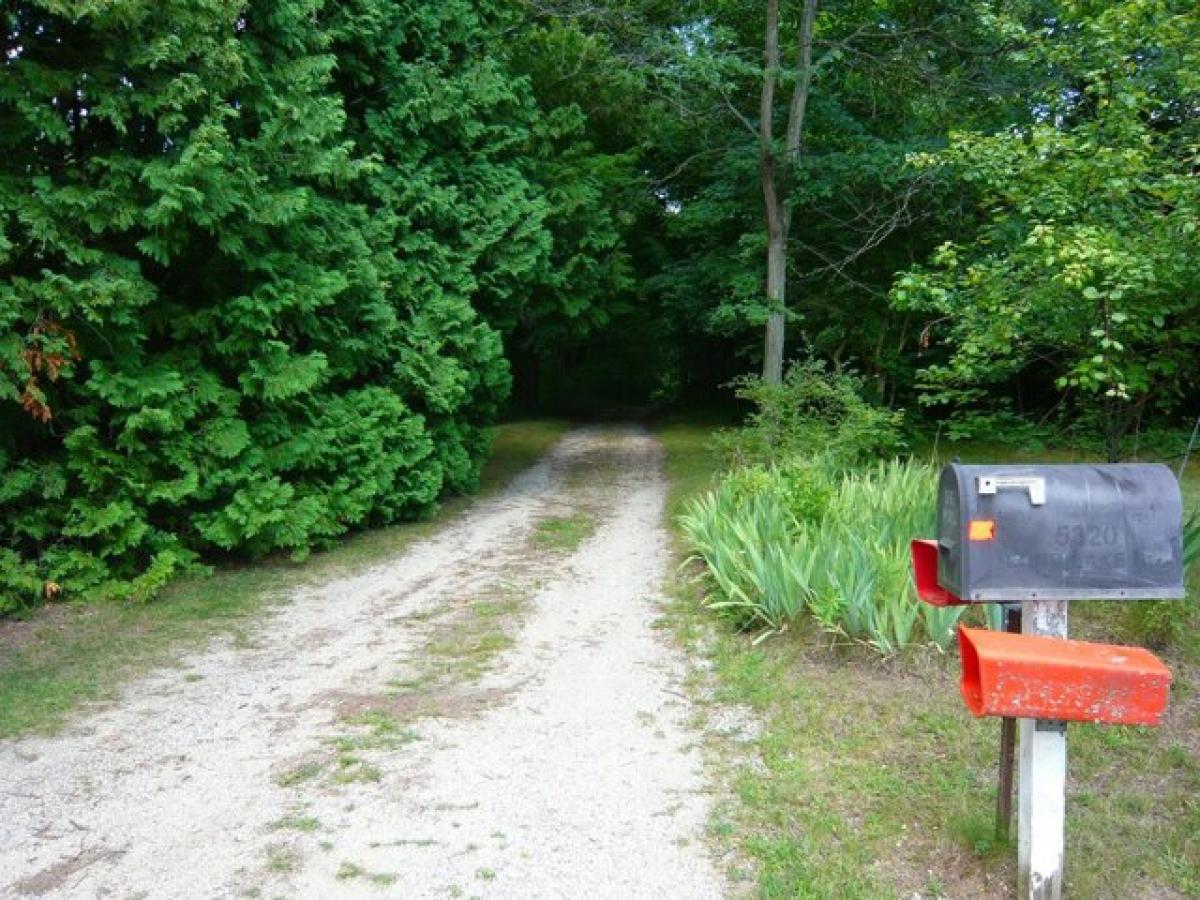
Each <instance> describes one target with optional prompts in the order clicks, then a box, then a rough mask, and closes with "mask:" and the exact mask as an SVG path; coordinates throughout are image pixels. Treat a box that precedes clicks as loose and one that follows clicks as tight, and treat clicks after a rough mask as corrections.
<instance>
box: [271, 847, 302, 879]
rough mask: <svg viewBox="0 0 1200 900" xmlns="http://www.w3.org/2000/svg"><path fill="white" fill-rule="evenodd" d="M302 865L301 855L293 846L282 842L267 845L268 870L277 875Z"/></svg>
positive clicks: (292, 870) (294, 869)
mask: <svg viewBox="0 0 1200 900" xmlns="http://www.w3.org/2000/svg"><path fill="white" fill-rule="evenodd" d="M299 865H300V855H299V854H298V853H297V852H296V851H295V850H293V849H292V848H291V847H287V846H284V845H282V844H272V845H271V846H269V847H267V871H268V872H274V873H275V874H277V875H282V874H286V873H288V872H294V871H296V868H297V867H298V866H299Z"/></svg>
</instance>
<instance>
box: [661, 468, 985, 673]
mask: <svg viewBox="0 0 1200 900" xmlns="http://www.w3.org/2000/svg"><path fill="white" fill-rule="evenodd" d="M789 471H801V472H804V473H805V475H804V476H803V478H802V479H801V480H800V481H799V483H800V484H801V485H803V486H804V488H803V490H802V491H801V493H800V496H801V497H804V498H805V499H806V500H807V498H808V497H810V496H811V494H810V493H808V491H809V490H810V484H811V482H810V481H809V479H810V478H813V477H815V473H817V472H819V468H818V467H817V466H816V465H815V464H814V463H811V462H807V461H798V462H795V463H790V464H788V465H785V466H778V467H776V466H771V467H765V466H757V467H748V468H746V469H742V470H739V471H736V472H734V473H732V474H731V475H729V476H727V477H726V478H725V479H724V480H723V481H722V482H721V483H720V484H718V486H717V487H716V488H715V489H714V490H713V491H711V492H710V493H709V494H707V495H705V496H703V497H700V498H698V499H697V500H695V501H694V502H693V503H692V504H691V506H690V507H689V508H688V510H687V512H686V513H685V515H684V516H683V518H682V519H681V524H682V526H683V529H684V532H685V534H686V535H687V537H688V540H689V542H690V543H691V546H692V548H693V550H694V551H695V553H696V555H697V557H699V558H700V559H702V560H703V561H704V562H705V563H706V565H707V571H708V573H709V575H710V577H711V578H712V580H713V582H714V585H715V587H716V588H717V591H716V594H715V597H714V598H713V599H711V600H710V601H709V605H710V607H712V608H714V609H716V610H719V611H720V612H721V613H722V614H723V615H726V616H727V617H729V618H730V619H731V620H732V621H733V622H734V623H735V624H737V625H738V626H739V627H742V628H747V629H751V628H760V629H763V633H764V635H766V634H771V633H774V632H778V631H782V630H784V629H785V628H787V627H788V626H789V625H790V624H791V623H793V622H795V621H797V619H798V618H799V617H800V616H801V614H802V613H804V612H805V611H806V610H807V611H808V612H810V613H811V614H812V615H813V616H815V617H816V619H817V620H818V621H819V622H820V624H821V626H822V627H823V628H825V629H826V630H829V631H831V632H835V633H837V634H840V635H843V636H845V637H846V638H849V639H851V640H855V641H862V642H864V643H867V644H869V645H870V646H872V647H874V648H875V649H876V650H877V651H879V652H880V653H883V654H892V653H896V652H898V651H899V650H901V649H903V648H904V647H907V646H910V645H912V644H915V643H920V642H922V641H923V640H927V641H932V642H933V643H935V644H937V645H938V646H946V645H947V644H948V643H949V642H950V641H951V640H952V638H953V629H954V625H955V623H956V622H957V621H958V619H959V617H960V616H961V615H962V609H961V608H950V609H939V608H935V607H932V606H929V605H927V604H923V603H920V602H919V601H918V600H917V597H916V593H915V590H914V588H913V584H912V576H911V573H910V566H911V564H910V561H909V550H908V544H909V540H910V539H911V538H912V537H913V536H914V535H920V534H929V533H931V532H932V531H933V528H934V504H933V503H932V502H931V498H932V496H933V494H934V489H935V487H934V486H935V483H936V481H935V472H934V470H933V469H932V468H931V467H930V466H927V465H923V464H920V463H913V462H898V461H897V462H888V463H883V462H880V463H877V464H875V465H874V466H871V467H868V468H865V469H862V470H859V471H852V472H849V473H846V474H844V475H841V476H837V480H836V481H835V482H834V483H829V482H826V485H827V494H825V495H824V496H823V498H822V502H821V506H822V509H821V511H820V513H819V515H811V514H810V515H799V514H797V513H796V512H795V511H794V510H793V508H789V505H788V501H787V498H788V497H789V496H792V495H793V493H794V492H795V489H794V488H793V487H791V486H790V485H789V476H788V474H787V473H788V472H789ZM800 508H801V509H802V510H805V511H806V512H809V513H811V512H815V507H811V506H805V505H804V504H803V503H802V504H801V506H800Z"/></svg>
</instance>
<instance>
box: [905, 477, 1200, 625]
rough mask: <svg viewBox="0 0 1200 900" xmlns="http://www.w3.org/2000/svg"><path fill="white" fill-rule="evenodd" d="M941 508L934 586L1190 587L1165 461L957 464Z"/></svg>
mask: <svg viewBox="0 0 1200 900" xmlns="http://www.w3.org/2000/svg"><path fill="white" fill-rule="evenodd" d="M937 511H938V532H937V534H938V539H937V545H936V551H937V584H938V586H940V588H941V589H942V590H943V591H944V592H945V593H946V594H948V595H949V596H950V597H952V598H954V599H958V598H961V601H964V602H968V603H1015V602H1020V601H1024V600H1065V599H1130V600H1132V599H1152V598H1153V599H1159V598H1171V597H1182V596H1183V594H1184V592H1183V554H1182V522H1183V502H1182V499H1181V497H1180V494H1179V486H1178V484H1177V482H1176V481H1175V476H1174V475H1173V474H1172V473H1171V470H1170V469H1169V468H1167V467H1166V466H1162V465H1149V464H1134V463H1125V464H1113V465H1051V466H1011V465H1007V466H976V465H971V466H968V465H961V464H958V463H952V464H950V465H948V466H946V467H945V468H944V469H943V470H942V475H941V479H940V481H939V484H938V507H937ZM918 549H920V548H916V547H914V554H916V553H917V551H918ZM914 558H915V556H914Z"/></svg>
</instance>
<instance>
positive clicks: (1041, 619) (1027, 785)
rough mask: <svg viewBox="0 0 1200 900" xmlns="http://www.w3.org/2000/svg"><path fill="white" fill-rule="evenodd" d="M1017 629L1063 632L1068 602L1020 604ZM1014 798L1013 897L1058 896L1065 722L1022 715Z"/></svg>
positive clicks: (1039, 899) (1051, 899)
mask: <svg viewBox="0 0 1200 900" xmlns="http://www.w3.org/2000/svg"><path fill="white" fill-rule="evenodd" d="M1021 633H1022V634H1036V635H1044V636H1047V637H1058V638H1065V637H1066V636H1067V601H1066V600H1037V601H1033V602H1031V603H1027V604H1025V609H1024V611H1023V615H1022V623H1021ZM1020 733H1021V768H1020V783H1019V803H1018V818H1019V828H1018V843H1017V897H1018V898H1019V900H1060V898H1061V897H1062V887H1063V826H1064V821H1065V818H1066V787H1067V727H1066V723H1064V722H1051V721H1044V720H1036V719H1021V720H1020Z"/></svg>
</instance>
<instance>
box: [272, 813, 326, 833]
mask: <svg viewBox="0 0 1200 900" xmlns="http://www.w3.org/2000/svg"><path fill="white" fill-rule="evenodd" d="M320 827H321V822H320V821H319V820H318V819H314V818H313V817H312V816H284V817H283V818H282V819H276V820H275V821H274V822H272V823H271V830H272V831H299V832H302V833H304V834H311V833H312V832H314V831H316V830H317V829H319V828H320Z"/></svg>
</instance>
